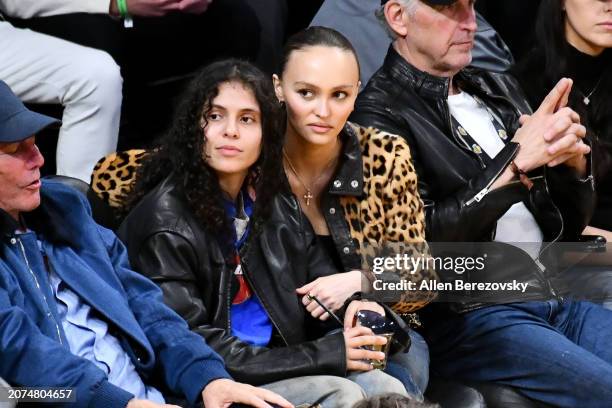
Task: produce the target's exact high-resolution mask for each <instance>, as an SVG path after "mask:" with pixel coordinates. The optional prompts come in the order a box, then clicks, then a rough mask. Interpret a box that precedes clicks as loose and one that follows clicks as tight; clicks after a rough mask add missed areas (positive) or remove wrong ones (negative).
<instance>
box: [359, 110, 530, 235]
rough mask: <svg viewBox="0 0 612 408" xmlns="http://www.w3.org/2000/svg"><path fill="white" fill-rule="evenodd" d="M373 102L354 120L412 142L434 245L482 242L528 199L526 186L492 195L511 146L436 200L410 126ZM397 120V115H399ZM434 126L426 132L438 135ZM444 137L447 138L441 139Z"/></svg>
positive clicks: (515, 148) (512, 152)
mask: <svg viewBox="0 0 612 408" xmlns="http://www.w3.org/2000/svg"><path fill="white" fill-rule="evenodd" d="M381 109H382V108H380V107H377V106H374V105H373V104H372V103H371V101H370V100H368V101H362V102H361V109H359V110H358V111H356V112H355V113H354V114H353V116H351V119H352V120H354V121H355V122H356V123H359V124H361V125H366V126H372V127H375V128H377V129H381V130H383V131H385V132H388V133H393V134H397V135H400V136H402V137H403V138H404V139H406V141H407V142H408V145H409V146H410V151H411V154H412V158H413V162H414V166H415V169H416V172H417V174H418V175H419V178H418V190H419V193H420V195H421V199H422V200H423V204H424V208H425V226H426V237H427V240H428V241H432V242H454V241H465V242H473V241H481V240H482V239H483V237H487V238H490V237H488V236H487V234H489V233H490V231H492V230H494V228H495V224H496V222H497V220H498V219H499V218H500V217H501V216H502V215H503V214H504V213H505V212H506V211H508V209H509V208H510V207H511V206H512V205H513V204H515V203H517V202H519V201H521V200H522V199H523V198H524V194H525V190H524V188H523V187H522V185H520V184H519V185H518V186H513V187H505V188H501V189H498V190H502V191H503V194H497V192H498V190H492V191H489V189H488V188H489V187H490V185H491V184H493V183H494V182H495V180H496V179H497V177H498V175H499V174H501V172H503V170H504V169H505V168H506V167H507V166H508V164H509V163H510V161H511V160H512V159H513V158H514V156H515V155H516V154H517V152H518V145H516V144H515V143H509V144H507V145H506V147H505V148H504V149H503V150H502V151H501V152H499V153H498V155H497V156H496V157H495V159H494V160H493V161H492V163H491V164H490V165H489V166H488V167H487V168H486V169H484V170H482V171H481V172H479V173H478V174H476V175H475V176H473V177H472V178H471V179H469V180H467V183H466V185H465V186H463V187H462V188H460V189H459V190H457V191H456V192H455V193H454V194H452V195H449V196H446V197H442V198H440V197H435V196H434V191H435V186H431V185H430V183H429V182H428V180H427V177H426V176H425V174H426V171H425V170H424V168H426V166H425V165H424V163H423V162H422V160H424V159H426V158H423V157H421V152H419V150H418V148H415V147H416V146H417V143H416V142H415V140H414V135H412V133H411V130H410V129H411V127H410V126H403V125H402V124H401V123H400V122H401V121H402V120H403V119H402V118H397V119H396V120H391V119H390V118H389V115H390V113H389V112H384V113H383V112H380V110H381ZM396 117H397V115H396ZM432 129H435V127H434V126H433V125H429V126H425V127H424V128H423V129H422V131H423V132H431V131H436V130H432ZM441 137H445V136H443V135H441Z"/></svg>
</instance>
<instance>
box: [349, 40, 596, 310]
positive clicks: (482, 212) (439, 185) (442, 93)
mask: <svg viewBox="0 0 612 408" xmlns="http://www.w3.org/2000/svg"><path fill="white" fill-rule="evenodd" d="M454 80H455V81H456V83H457V84H458V86H459V87H460V88H461V89H463V90H464V91H466V92H468V93H470V94H473V95H476V96H478V97H480V99H481V100H483V101H484V103H485V104H486V105H487V106H488V107H490V108H491V109H492V110H493V111H494V112H495V113H496V114H497V116H498V117H499V118H500V119H501V121H502V122H503V124H504V127H505V129H506V131H507V134H508V138H507V140H508V142H507V143H506V146H505V148H504V149H503V150H502V151H501V152H500V153H499V154H498V155H497V156H496V157H495V158H494V159H493V160H492V161H491V163H489V164H488V165H485V163H483V161H482V160H481V159H480V158H479V156H478V154H476V153H474V152H473V151H472V149H471V148H469V147H468V146H466V144H465V143H464V141H463V140H461V137H460V136H459V135H458V134H457V133H455V132H454V131H452V125H451V117H450V112H449V107H448V102H447V98H448V89H449V82H450V81H449V79H448V78H441V77H435V76H432V75H430V74H428V73H425V72H422V71H419V70H418V69H416V68H415V67H413V66H412V65H410V64H409V63H408V62H407V61H406V60H405V59H404V58H403V57H402V56H400V55H399V54H398V53H397V52H396V51H395V49H394V48H393V47H390V48H389V52H388V53H387V56H386V58H385V62H384V64H383V66H382V67H381V68H380V69H379V70H378V72H377V73H376V74H375V75H374V76H373V77H372V79H371V80H370V81H369V82H368V84H367V86H366V88H365V89H364V90H363V91H362V92H361V94H360V95H359V97H358V99H357V103H356V107H355V112H354V113H353V115H352V116H351V120H352V121H354V122H355V123H357V124H359V125H362V126H373V127H376V128H378V129H381V130H383V131H386V132H389V133H394V134H398V135H401V136H403V137H404V138H405V139H406V140H407V141H408V143H409V145H410V149H411V153H412V157H413V160H414V163H415V168H416V171H417V174H418V176H419V182H418V183H419V192H420V194H421V198H422V199H423V202H424V204H425V211H426V237H427V240H428V241H430V242H487V241H489V242H490V241H493V239H494V236H495V230H496V225H497V220H498V219H499V218H501V217H502V215H504V213H505V212H506V211H507V210H508V209H509V208H510V207H511V206H512V205H513V204H515V203H518V202H520V201H523V202H524V203H525V205H526V206H527V207H528V209H529V210H530V211H531V212H532V213H533V215H534V217H535V219H536V221H537V222H538V224H539V226H540V228H541V230H542V232H543V235H544V242H549V243H550V242H555V241H559V240H576V239H577V237H578V236H579V235H580V233H581V232H582V230H583V229H584V227H585V226H586V225H587V223H588V221H589V220H590V217H591V214H592V211H593V205H594V187H593V178H592V175H590V167H591V166H589V175H588V177H586V178H585V179H579V178H578V177H577V176H576V174H575V173H574V172H573V171H572V170H570V169H569V168H566V167H564V166H558V167H556V168H552V169H550V168H546V169H538V170H536V171H535V172H533V174H530V176H531V178H532V180H533V181H534V182H535V184H534V186H533V188H531V190H529V191H528V190H527V189H526V188H525V187H524V186H523V184H521V183H519V182H516V183H511V184H510V185H508V186H505V187H503V188H499V189H496V190H490V186H491V185H492V184H493V183H494V181H495V180H496V179H497V177H498V176H499V175H500V174H501V173H502V172H503V171H504V169H505V168H506V167H507V166H508V165H509V163H510V161H511V160H512V159H513V158H514V157H515V156H516V154H517V153H518V149H519V145H518V144H516V143H514V142H511V141H510V139H512V136H513V135H514V133H515V132H516V130H517V129H518V127H519V123H518V118H519V116H520V115H521V114H522V113H531V109H530V107H529V104H528V102H527V100H526V99H525V97H524V96H523V93H522V91H521V90H520V87H519V86H518V84H517V82H516V81H515V80H514V78H512V77H511V76H509V75H507V74H499V73H490V72H486V71H482V70H479V69H475V68H466V69H464V70H462V71H461V72H459V73H458V74H457V75H456V76H455V77H454ZM542 248H543V250H542V252H541V254H540V256H541V257H542V258H548V257H547V256H546V254H545V253H544V252H546V251H544V249H546V248H550V246H549V245H543V247H542ZM524 256H528V255H527V254H524ZM501 258H502V256H501V255H500V258H499V259H497V262H499V263H496V260H494V259H489V261H488V262H487V264H488V265H489V266H490V267H491V269H496V270H498V272H497V273H499V274H498V275H496V279H498V280H502V279H503V280H505V279H509V280H511V279H519V280H522V281H524V282H525V281H528V282H529V283H530V286H529V290H528V293H527V294H525V296H522V298H521V299H522V300H527V299H530V298H531V299H533V298H541V297H550V296H551V295H552V296H554V295H555V291H554V288H553V287H551V285H550V282H549V279H548V278H547V277H545V276H544V275H543V273H542V271H541V270H540V268H539V267H538V266H537V265H536V264H535V263H534V262H533V261H530V258H528V259H527V258H525V259H522V260H520V259H519V260H516V261H514V262H508V258H507V257H506V258H505V259H501ZM526 265H528V266H529V267H525V266H526ZM496 266H497V267H500V266H501V267H503V268H502V269H499V268H495V267H496ZM475 279H477V278H475ZM489 301H492V298H487V297H486V294H482V297H480V298H478V299H477V300H474V301H473V302H461V304H455V305H454V307H453V308H454V309H455V310H456V311H465V310H469V309H473V308H476V307H480V306H482V305H484V304H486V303H487V302H489Z"/></svg>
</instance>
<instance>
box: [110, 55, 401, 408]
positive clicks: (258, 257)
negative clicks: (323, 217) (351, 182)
mask: <svg viewBox="0 0 612 408" xmlns="http://www.w3.org/2000/svg"><path fill="white" fill-rule="evenodd" d="M277 109H278V103H277V102H276V100H275V98H274V92H273V88H272V82H271V81H270V79H269V78H267V77H266V76H265V75H264V74H263V73H262V72H261V71H260V70H259V69H257V68H255V67H254V66H253V65H251V64H249V63H247V62H242V61H237V60H224V61H220V62H217V63H214V64H211V65H209V66H208V67H206V68H205V69H204V70H203V71H202V72H201V73H200V74H199V76H198V77H197V78H196V79H195V81H194V82H193V84H192V85H191V86H190V87H189V89H188V91H187V93H186V95H185V98H184V100H183V102H182V104H181V105H180V106H179V109H178V114H177V117H176V120H175V122H174V125H173V127H172V129H171V130H170V132H169V134H168V136H167V137H166V138H165V139H164V140H163V141H162V142H161V144H160V145H159V147H158V148H157V149H155V150H153V151H152V152H151V153H150V154H149V156H148V157H147V158H146V160H145V162H144V163H143V165H142V166H141V167H140V169H139V171H138V175H137V177H136V184H135V187H134V190H133V192H132V196H131V200H130V206H131V207H132V209H131V211H130V213H129V215H128V216H127V217H126V219H125V221H124V222H123V224H122V226H121V228H120V231H119V235H120V236H121V237H122V238H123V239H124V242H125V243H126V245H127V247H128V252H129V256H130V261H131V263H132V265H133V266H134V268H135V269H136V270H139V271H141V273H143V274H145V275H146V276H148V277H150V278H151V279H152V280H153V281H154V282H156V283H157V284H158V285H159V286H160V287H161V288H162V289H163V291H164V297H165V301H166V303H167V304H168V305H169V306H171V307H172V308H173V309H174V310H176V311H177V312H178V313H179V314H180V315H181V316H183V317H184V318H185V319H186V320H187V322H188V323H189V325H190V327H191V329H192V330H193V331H195V332H197V333H199V334H201V335H202V336H203V337H204V338H205V339H206V341H207V343H208V344H209V345H210V346H211V347H212V348H213V349H214V350H215V351H217V352H218V353H219V354H220V355H221V356H222V357H223V359H224V360H225V363H226V367H227V370H228V372H229V373H230V374H231V375H232V376H233V377H234V378H236V379H238V380H239V381H243V382H246V383H249V384H253V385H260V386H261V387H262V388H266V389H268V390H271V391H274V392H277V393H279V394H281V395H282V396H283V397H285V398H286V399H288V400H289V401H290V402H291V403H293V404H296V405H298V404H312V403H315V402H319V403H322V406H324V407H347V406H351V405H352V404H353V403H354V402H355V401H358V400H359V399H361V398H362V397H363V396H364V395H368V394H366V393H365V392H364V390H363V389H362V388H361V387H360V386H359V385H358V384H359V383H358V382H357V381H351V380H349V379H346V378H344V377H345V375H346V372H347V359H348V357H347V356H352V357H351V358H356V359H368V360H380V359H382V358H383V357H384V354H383V353H381V352H377V351H371V350H365V349H361V348H360V346H363V345H367V344H372V345H382V344H384V343H385V342H386V340H385V339H384V338H383V337H380V336H374V335H373V333H372V331H371V330H370V329H366V328H363V327H360V328H354V329H352V330H347V331H344V332H343V331H339V332H336V333H333V334H330V335H327V336H325V335H324V334H326V333H327V331H328V328H327V327H324V325H322V324H321V323H320V322H319V321H317V320H316V319H313V318H312V317H311V316H310V315H309V314H308V313H307V312H306V311H305V310H304V309H303V307H302V305H301V303H300V300H299V298H298V297H297V296H296V294H295V288H296V287H299V286H302V285H303V284H305V283H306V282H308V281H310V280H313V279H316V278H317V277H319V276H325V275H328V274H330V273H335V272H336V270H335V268H333V265H332V264H331V262H330V261H329V260H328V258H327V257H326V256H325V255H324V254H321V253H320V252H318V250H317V247H316V246H315V245H312V243H311V242H309V241H307V239H306V238H307V236H306V235H305V234H304V231H305V229H307V228H308V227H309V226H308V225H307V224H305V223H304V220H303V217H302V216H301V214H300V213H299V211H298V210H297V204H296V203H295V199H294V198H293V197H292V196H291V194H290V193H289V192H288V189H287V187H286V186H285V184H284V182H283V181H284V176H283V175H282V168H281V165H282V158H281V157H282V147H283V135H282V133H281V132H279V129H278V126H276V121H277V119H278V117H279V115H278V112H277ZM355 304H359V302H358V301H356V302H355ZM368 374H370V373H368ZM367 380H369V381H370V382H376V384H377V387H378V389H377V392H376V393H378V392H380V393H384V392H390V391H397V390H398V389H401V388H402V385H401V383H400V382H399V381H397V380H395V379H393V378H392V377H388V376H386V375H385V374H383V373H380V372H378V373H373V374H371V375H369V376H368V378H367ZM376 393H374V394H372V395H376Z"/></svg>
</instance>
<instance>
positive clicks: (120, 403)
mask: <svg viewBox="0 0 612 408" xmlns="http://www.w3.org/2000/svg"><path fill="white" fill-rule="evenodd" d="M77 398H78V395H77ZM133 398H134V395H133V394H131V393H129V392H127V391H125V390H124V389H122V388H119V387H117V386H116V385H113V384H111V383H110V382H108V381H107V380H104V381H102V382H101V383H100V384H99V385H98V386H97V388H95V389H94V392H93V396H92V398H91V403H90V404H89V406H90V407H92V408H98V407H99V408H106V407H125V406H126V405H127V404H128V402H129V401H130V400H131V399H133Z"/></svg>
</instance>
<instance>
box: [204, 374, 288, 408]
mask: <svg viewBox="0 0 612 408" xmlns="http://www.w3.org/2000/svg"><path fill="white" fill-rule="evenodd" d="M202 400H203V401H204V406H205V407H206V408H227V407H229V406H230V405H232V404H233V403H242V404H246V405H250V406H252V407H256V408H271V406H270V405H269V404H268V403H267V402H271V403H273V404H276V405H278V406H280V407H283V408H293V405H292V404H291V403H290V402H289V401H287V400H286V399H284V398H283V397H281V396H280V395H278V394H276V393H274V392H272V391H268V390H266V389H263V388H257V387H253V386H252V385H248V384H242V383H238V382H235V381H232V380H228V379H220V380H214V381H211V382H210V383H209V384H208V385H207V386H206V387H204V391H202ZM266 401H267V402H266Z"/></svg>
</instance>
